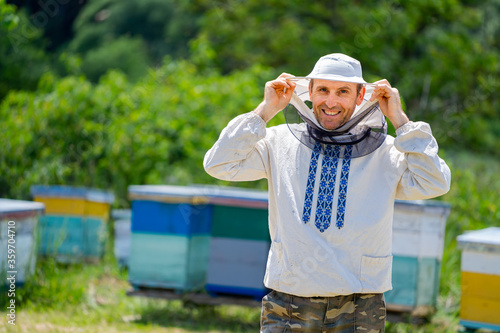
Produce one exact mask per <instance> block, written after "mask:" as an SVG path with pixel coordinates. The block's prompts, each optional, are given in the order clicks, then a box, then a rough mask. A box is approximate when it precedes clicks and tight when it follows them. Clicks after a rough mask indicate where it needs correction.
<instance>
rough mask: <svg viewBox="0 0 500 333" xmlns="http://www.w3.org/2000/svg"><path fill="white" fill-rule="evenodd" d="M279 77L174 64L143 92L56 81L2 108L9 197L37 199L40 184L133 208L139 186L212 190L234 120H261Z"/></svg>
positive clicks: (0, 164)
mask: <svg viewBox="0 0 500 333" xmlns="http://www.w3.org/2000/svg"><path fill="white" fill-rule="evenodd" d="M267 77H269V72H268V71H266V70H265V69H263V68H261V67H258V66H255V67H253V68H251V69H248V70H246V71H241V72H234V73H233V74H232V75H230V76H222V75H220V74H218V73H217V72H203V73H201V72H198V71H197V68H196V67H195V66H194V65H193V64H191V63H189V62H185V61H173V60H171V59H170V58H166V60H165V65H164V66H162V67H161V68H159V69H157V70H155V71H151V72H150V74H149V75H148V76H147V77H146V78H145V79H144V80H143V81H141V82H138V83H136V84H132V83H130V82H129V81H128V80H127V78H126V77H125V76H124V75H123V74H122V73H119V72H110V73H109V74H107V75H106V76H104V77H102V78H101V80H100V81H99V83H98V84H96V85H93V84H91V83H90V82H88V81H87V80H86V79H84V78H83V77H67V78H63V79H57V78H56V77H54V76H53V75H52V74H50V73H49V74H46V75H45V76H44V77H43V78H42V79H41V80H40V84H39V89H38V91H37V92H36V93H26V92H18V93H11V94H10V95H8V96H7V97H6V98H5V100H4V101H3V103H2V104H0V117H1V118H2V119H4V121H2V122H1V123H0V131H1V132H3V133H9V139H8V140H7V141H6V143H5V144H4V147H3V149H2V150H1V151H0V184H2V186H0V197H17V198H27V197H28V195H29V186H30V185H32V184H66V185H83V186H91V187H100V188H112V189H114V190H115V193H116V194H117V196H118V197H119V198H120V200H122V201H121V202H120V205H121V206H126V205H127V202H126V201H125V198H126V196H127V186H129V185H131V184H145V183H147V184H159V183H170V184H187V183H192V182H200V183H207V182H211V178H210V177H209V176H208V175H206V173H205V172H204V170H203V167H202V160H203V156H204V154H205V151H206V150H208V149H209V148H210V147H211V145H212V144H213V142H215V140H216V139H217V137H218V135H219V132H220V130H221V128H223V127H224V126H225V124H226V123H227V122H228V121H229V120H230V119H232V118H233V117H234V116H236V115H238V114H240V113H243V112H248V111H250V110H252V109H253V108H254V107H255V105H256V104H257V103H258V102H259V100H260V98H261V89H262V88H261V87H262V86H263V81H264V80H265V78H267Z"/></svg>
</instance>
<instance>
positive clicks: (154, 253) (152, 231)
mask: <svg viewBox="0 0 500 333" xmlns="http://www.w3.org/2000/svg"><path fill="white" fill-rule="evenodd" d="M129 198H130V199H131V200H132V237H131V249H130V258H129V281H130V283H131V284H132V285H133V286H134V287H160V288H167V289H175V290H179V291H187V290H195V289H201V288H203V285H204V283H205V278H206V270H207V262H208V251H209V240H210V235H209V233H210V224H211V212H212V209H211V206H210V205H208V199H207V198H206V197H205V196H203V195H202V194H201V192H200V190H199V189H197V188H190V187H180V186H166V185H165V186H149V185H144V186H130V187H129Z"/></svg>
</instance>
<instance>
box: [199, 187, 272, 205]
mask: <svg viewBox="0 0 500 333" xmlns="http://www.w3.org/2000/svg"><path fill="white" fill-rule="evenodd" d="M191 187H193V188H198V189H199V190H200V191H202V192H203V193H205V194H206V195H207V196H208V198H209V200H210V203H211V204H214V205H223V206H233V207H248V208H263V209H267V207H268V201H269V195H268V193H267V191H263V190H255V189H247V188H237V187H228V186H212V185H192V186H191Z"/></svg>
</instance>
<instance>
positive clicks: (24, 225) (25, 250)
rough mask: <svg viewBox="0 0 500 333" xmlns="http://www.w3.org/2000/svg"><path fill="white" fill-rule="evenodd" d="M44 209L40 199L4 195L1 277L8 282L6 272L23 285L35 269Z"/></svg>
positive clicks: (0, 210)
mask: <svg viewBox="0 0 500 333" xmlns="http://www.w3.org/2000/svg"><path fill="white" fill-rule="evenodd" d="M44 209H45V206H44V205H43V204H41V203H38V202H31V201H22V200H10V199H0V253H1V257H0V277H1V278H2V281H4V282H5V283H6V281H7V280H6V279H5V275H6V274H8V275H9V276H10V275H15V280H16V281H15V283H16V285H22V284H23V283H24V282H25V281H26V279H27V278H28V277H29V276H30V275H32V274H33V273H34V271H35V265H36V230H37V226H38V220H39V217H40V216H41V215H42V214H43V211H44ZM9 245H10V247H9ZM9 249H10V250H13V251H10V252H9ZM12 255H13V256H12ZM4 282H2V284H3V283H4Z"/></svg>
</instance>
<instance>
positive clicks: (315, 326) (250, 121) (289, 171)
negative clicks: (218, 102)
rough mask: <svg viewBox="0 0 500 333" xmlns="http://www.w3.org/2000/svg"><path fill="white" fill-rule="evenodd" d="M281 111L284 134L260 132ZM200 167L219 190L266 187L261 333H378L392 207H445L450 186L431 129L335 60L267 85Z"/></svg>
mask: <svg viewBox="0 0 500 333" xmlns="http://www.w3.org/2000/svg"><path fill="white" fill-rule="evenodd" d="M287 106H288V107H287ZM285 108H286V110H285V117H286V122H287V123H286V124H282V125H278V126H274V127H269V128H267V127H266V124H267V122H269V120H271V119H272V118H273V117H274V116H275V115H276V114H277V113H278V112H280V111H281V110H283V109H285ZM386 118H387V119H388V120H389V121H390V122H391V123H392V125H393V126H394V128H395V129H396V137H392V136H390V135H387V123H386ZM204 167H205V170H206V171H207V172H208V173H209V174H210V175H212V176H213V177H216V178H219V179H223V180H229V181H250V180H257V179H261V178H266V179H267V180H268V184H269V232H270V237H271V240H272V243H271V247H270V250H269V256H268V261H267V267H266V274H265V277H264V284H265V286H266V287H267V288H269V289H271V292H270V293H269V294H268V295H266V296H265V297H264V298H263V299H262V316H261V331H262V332H284V331H288V330H291V331H292V332H295V331H297V332H306V331H307V332H316V331H317V332H354V331H355V332H358V331H359V332H383V331H384V325H385V315H386V308H385V301H384V296H383V293H384V292H386V291H388V290H390V289H391V288H392V286H391V270H392V255H391V253H392V249H391V245H392V219H393V211H394V200H395V199H403V200H405V199H408V200H410V199H412V200H414V199H426V198H432V197H436V196H439V195H442V194H444V193H446V192H447V191H448V190H449V188H450V178H451V175H450V169H449V168H448V166H447V165H446V163H445V162H444V161H443V160H442V159H441V158H440V157H439V156H438V145H437V142H436V140H435V138H434V137H433V136H432V132H431V128H430V126H429V125H428V124H426V123H424V122H413V121H410V120H409V119H408V117H407V115H406V114H405V113H404V111H403V108H402V106H401V100H400V96H399V92H398V90H397V89H396V88H393V87H392V86H391V85H390V83H389V82H388V81H387V80H381V81H377V82H375V83H367V82H366V81H365V80H364V79H363V76H362V70H361V64H360V63H359V61H357V60H356V59H353V58H351V57H349V56H346V55H344V54H338V53H336V54H329V55H326V56H324V57H321V58H320V59H319V60H318V62H317V63H316V65H315V66H314V68H313V70H312V72H311V73H310V74H309V75H308V76H306V77H295V76H293V75H290V74H286V73H283V74H281V75H280V76H279V77H278V78H277V79H275V80H272V81H269V82H267V83H266V85H265V91H264V99H263V101H262V103H260V104H259V105H258V106H257V108H256V109H255V110H253V111H252V112H248V113H245V114H242V115H240V116H238V117H236V118H235V119H233V120H232V121H230V122H229V124H228V125H227V127H226V128H225V129H223V130H222V132H221V134H220V137H219V139H218V140H217V142H216V143H215V144H214V146H213V147H212V148H211V149H210V150H209V151H208V152H207V153H206V155H205V159H204ZM286 329H287V330H286Z"/></svg>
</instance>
